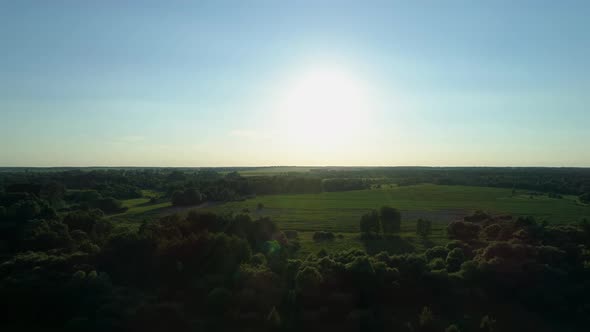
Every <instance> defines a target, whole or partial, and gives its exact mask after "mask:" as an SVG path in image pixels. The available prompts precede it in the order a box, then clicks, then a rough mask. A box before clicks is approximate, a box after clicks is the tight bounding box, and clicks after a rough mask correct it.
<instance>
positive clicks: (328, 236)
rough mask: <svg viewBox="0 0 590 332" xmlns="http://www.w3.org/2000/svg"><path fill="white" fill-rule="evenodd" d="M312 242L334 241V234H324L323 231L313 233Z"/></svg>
mask: <svg viewBox="0 0 590 332" xmlns="http://www.w3.org/2000/svg"><path fill="white" fill-rule="evenodd" d="M313 240H314V241H328V240H334V233H332V232H325V231H318V232H315V233H313Z"/></svg>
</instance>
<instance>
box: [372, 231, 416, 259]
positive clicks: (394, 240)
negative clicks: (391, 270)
mask: <svg viewBox="0 0 590 332" xmlns="http://www.w3.org/2000/svg"><path fill="white" fill-rule="evenodd" d="M363 245H364V246H365V250H366V251H367V253H368V254H370V255H374V254H377V253H380V252H382V251H386V252H387V253H389V254H390V255H395V254H405V253H412V252H414V251H415V250H416V247H415V246H414V244H413V243H411V241H408V240H407V239H404V238H402V237H399V236H396V235H388V236H383V237H380V238H372V239H364V240H363Z"/></svg>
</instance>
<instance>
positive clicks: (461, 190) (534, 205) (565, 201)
mask: <svg viewBox="0 0 590 332" xmlns="http://www.w3.org/2000/svg"><path fill="white" fill-rule="evenodd" d="M258 203H262V204H263V205H264V207H263V208H262V209H261V210H257V204H258ZM382 205H390V206H392V207H395V208H398V209H400V210H401V211H402V218H403V220H405V221H411V220H416V219H418V218H427V219H430V220H432V221H433V222H434V223H435V225H436V224H446V223H448V222H449V221H452V220H454V219H457V218H461V217H462V216H464V215H467V214H470V213H472V212H473V211H475V210H485V211H488V212H490V213H494V214H510V215H513V216H524V215H532V216H534V217H536V218H539V219H546V220H547V221H549V222H550V223H576V222H579V221H580V220H581V219H582V218H590V207H589V206H585V205H581V204H579V203H578V202H577V200H576V199H575V197H568V196H566V197H564V198H562V199H557V198H549V197H547V196H530V195H528V193H526V192H524V191H517V192H515V193H514V194H513V192H512V190H510V189H502V188H488V187H466V186H441V185H432V184H423V185H416V186H403V187H392V188H386V189H373V190H359V191H347V192H330V193H320V194H304V195H273V196H260V197H257V198H253V199H248V200H245V201H240V202H231V203H226V204H221V205H218V206H214V207H212V208H210V210H212V211H214V212H221V213H224V212H240V211H242V210H244V209H248V210H249V211H250V212H251V214H252V215H253V216H260V217H264V216H268V217H271V218H272V219H273V220H276V221H277V222H279V224H280V225H281V228H283V229H294V230H298V231H317V230H329V231H334V232H357V231H358V220H359V217H360V216H361V215H362V214H363V213H365V212H367V211H369V210H371V209H376V208H379V207H380V206H382Z"/></svg>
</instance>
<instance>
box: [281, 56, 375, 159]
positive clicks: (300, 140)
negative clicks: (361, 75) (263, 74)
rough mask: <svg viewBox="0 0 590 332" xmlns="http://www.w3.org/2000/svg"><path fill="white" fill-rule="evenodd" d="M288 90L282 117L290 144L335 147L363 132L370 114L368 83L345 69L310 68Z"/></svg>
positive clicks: (282, 98) (308, 147) (314, 147)
mask: <svg viewBox="0 0 590 332" xmlns="http://www.w3.org/2000/svg"><path fill="white" fill-rule="evenodd" d="M285 90H286V91H285V92H284V94H283V96H282V97H281V106H280V111H279V113H280V118H279V121H280V122H281V125H280V127H281V128H284V132H283V133H282V134H283V135H286V137H287V139H288V141H289V144H290V145H291V146H297V145H300V146H304V147H305V148H307V149H315V150H318V149H322V148H326V149H334V148H339V147H341V146H342V145H346V144H348V143H349V142H350V140H351V139H352V138H354V137H355V136H358V135H359V134H362V129H363V127H364V126H363V124H364V123H365V122H366V120H367V116H368V114H367V111H368V107H367V96H366V87H365V86H364V84H362V81H361V80H359V79H358V78H356V77H355V76H354V75H352V74H351V73H349V72H347V71H346V70H344V69H341V68H333V67H325V68H319V69H313V70H308V71H305V72H303V73H302V74H300V75H299V76H297V77H296V78H295V79H294V80H293V81H292V82H291V83H290V84H289V85H288V87H287V88H286V89H285Z"/></svg>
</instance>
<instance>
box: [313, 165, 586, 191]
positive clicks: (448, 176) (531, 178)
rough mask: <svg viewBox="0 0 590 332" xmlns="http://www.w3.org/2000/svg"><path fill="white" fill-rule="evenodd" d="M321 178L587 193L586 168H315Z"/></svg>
mask: <svg viewBox="0 0 590 332" xmlns="http://www.w3.org/2000/svg"><path fill="white" fill-rule="evenodd" d="M312 173H313V174H315V176H318V177H322V178H331V177H334V178H351V179H352V178H360V179H380V180H382V181H384V182H389V183H395V184H399V185H413V184H420V183H434V184H441V185H465V186H484V187H501V188H515V189H525V190H535V191H542V192H547V193H551V192H552V193H556V194H569V195H582V194H584V193H588V192H590V168H544V167H515V168H512V167H366V168H363V167H360V168H318V169H314V170H312Z"/></svg>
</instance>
